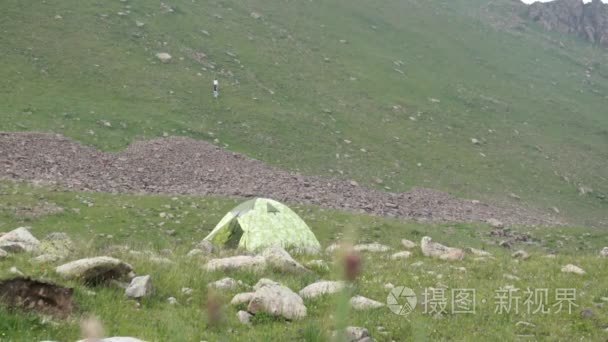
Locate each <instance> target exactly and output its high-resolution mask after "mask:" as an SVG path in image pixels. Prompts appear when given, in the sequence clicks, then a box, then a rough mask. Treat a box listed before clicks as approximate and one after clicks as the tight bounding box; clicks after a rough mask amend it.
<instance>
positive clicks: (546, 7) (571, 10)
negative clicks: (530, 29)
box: [528, 0, 608, 47]
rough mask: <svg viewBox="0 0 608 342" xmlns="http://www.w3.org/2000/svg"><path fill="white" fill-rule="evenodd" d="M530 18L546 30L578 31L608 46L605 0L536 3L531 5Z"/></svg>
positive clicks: (572, 32)
mask: <svg viewBox="0 0 608 342" xmlns="http://www.w3.org/2000/svg"><path fill="white" fill-rule="evenodd" d="M528 17H529V18H530V19H532V20H534V21H536V22H538V23H539V24H540V25H541V26H542V27H543V28H544V29H545V30H548V31H556V32H560V33H566V34H576V35H578V36H579V37H581V38H584V39H586V40H588V41H589V42H591V43H593V44H597V45H601V46H603V47H608V5H607V4H604V3H602V1H601V0H593V1H592V2H590V3H587V4H585V3H583V1H582V0H555V1H553V2H548V3H541V2H536V3H534V4H532V5H530V7H529V8H528Z"/></svg>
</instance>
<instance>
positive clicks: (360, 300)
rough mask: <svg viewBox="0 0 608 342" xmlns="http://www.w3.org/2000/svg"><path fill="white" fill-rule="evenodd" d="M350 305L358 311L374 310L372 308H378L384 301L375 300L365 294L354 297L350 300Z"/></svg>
mask: <svg viewBox="0 0 608 342" xmlns="http://www.w3.org/2000/svg"><path fill="white" fill-rule="evenodd" d="M349 303H350V306H351V307H352V308H353V309H354V310H357V311H364V310H372V309H378V308H381V307H383V306H384V303H380V302H378V301H375V300H373V299H369V298H365V297H363V296H355V297H352V298H351V299H350V301H349Z"/></svg>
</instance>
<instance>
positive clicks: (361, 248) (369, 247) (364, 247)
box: [353, 242, 391, 253]
mask: <svg viewBox="0 0 608 342" xmlns="http://www.w3.org/2000/svg"><path fill="white" fill-rule="evenodd" d="M353 249H354V250H355V251H357V252H372V253H382V252H388V251H390V250H391V248H390V247H389V246H386V245H383V244H380V243H377V242H374V243H368V244H360V245H356V246H355V247H354V248H353Z"/></svg>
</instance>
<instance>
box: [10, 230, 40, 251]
mask: <svg viewBox="0 0 608 342" xmlns="http://www.w3.org/2000/svg"><path fill="white" fill-rule="evenodd" d="M15 244H17V245H19V246H20V247H22V248H23V250H25V251H26V252H36V251H37V250H38V248H39V247H40V241H38V239H36V238H35V237H34V235H32V233H30V231H29V230H28V229H27V228H26V227H19V228H17V229H15V230H12V231H10V232H8V233H6V234H4V235H2V236H0V249H4V250H6V251H7V252H10V250H7V248H10V246H15ZM5 246H6V247H7V248H4V247H5Z"/></svg>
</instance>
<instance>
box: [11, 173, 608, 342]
mask: <svg viewBox="0 0 608 342" xmlns="http://www.w3.org/2000/svg"><path fill="white" fill-rule="evenodd" d="M0 203H2V207H0V231H8V230H10V229H13V228H16V227H18V226H23V225H28V226H31V227H32V233H33V234H34V235H35V236H37V237H39V238H43V237H44V236H45V235H46V234H48V233H51V232H55V231H61V232H66V233H67V234H69V235H70V237H71V238H72V239H73V240H74V241H75V243H76V245H77V246H79V247H78V248H77V249H76V251H75V252H74V253H73V254H72V255H71V256H70V259H76V258H79V257H86V256H97V255H102V254H103V255H107V254H111V255H113V256H115V257H118V258H121V259H122V260H124V261H127V262H129V263H131V264H132V265H133V266H134V268H135V271H136V272H137V274H140V275H143V274H150V275H151V276H152V278H153V282H154V285H155V288H156V292H155V294H154V295H153V296H152V297H150V298H148V299H146V300H144V301H143V302H142V305H141V307H140V308H137V307H136V305H135V302H133V301H130V300H127V299H125V298H124V295H123V291H122V290H119V289H115V288H106V287H97V288H92V289H91V288H86V287H85V286H83V285H82V284H80V283H78V282H77V281H64V280H62V279H60V278H59V277H58V276H57V275H56V274H55V273H54V266H56V265H57V264H60V263H55V264H50V265H45V266H40V265H38V264H34V263H32V262H30V261H29V260H30V258H31V257H30V256H28V255H17V256H13V257H11V258H9V259H7V260H4V261H0V278H1V279H4V278H6V277H9V276H10V275H9V272H8V270H9V268H10V267H12V266H16V267H17V268H18V269H19V270H21V271H23V272H24V273H25V274H27V275H30V276H33V277H37V278H44V279H50V280H54V281H56V282H59V283H61V284H64V285H67V286H72V287H75V289H76V291H75V296H76V297H75V298H76V301H77V303H78V310H77V313H75V314H74V316H73V317H72V318H70V319H69V320H67V321H52V320H51V321H48V320H45V319H42V318H40V317H36V316H32V315H25V314H22V313H14V312H13V313H9V312H7V311H6V310H5V309H2V308H0V340H1V341H34V340H45V339H47V340H56V341H73V340H75V339H77V338H78V337H79V327H78V325H79V321H80V320H81V319H82V318H83V317H87V316H89V315H94V316H97V317H99V319H100V320H101V321H102V322H103V324H104V327H105V329H106V333H107V334H108V335H122V336H135V337H139V338H142V339H146V340H149V341H201V340H207V341H232V340H276V339H277V338H280V339H281V340H295V341H325V340H327V338H328V335H327V332H328V331H330V330H332V329H333V328H334V327H335V326H336V324H339V321H338V319H342V320H343V321H344V322H345V323H346V324H348V325H356V326H364V327H367V328H368V329H369V330H370V332H371V334H372V336H373V337H374V338H376V339H377V340H378V341H391V340H395V341H408V340H458V341H479V340H492V339H494V340H515V339H517V338H518V337H517V335H524V334H531V335H533V336H532V337H531V338H532V339H536V340H574V339H581V338H582V339H585V340H603V339H605V338H606V334H607V333H606V332H604V331H603V329H604V326H605V325H607V324H608V311H606V310H607V309H606V305H608V304H604V306H603V307H601V308H600V307H595V306H594V303H599V302H601V298H602V297H608V292H607V288H606V279H608V268H606V267H605V266H606V261H605V260H602V259H600V258H598V257H597V253H598V251H599V250H600V248H601V247H603V246H606V245H608V236H607V235H606V234H605V233H604V232H603V231H602V230H600V229H593V228H580V227H563V228H517V227H515V228H514V230H515V231H517V232H522V233H529V234H530V235H531V236H532V238H533V239H534V241H537V242H536V243H535V244H532V245H517V246H515V247H514V248H523V249H525V250H527V251H528V252H529V253H530V254H531V255H532V257H531V259H530V260H528V261H524V262H517V261H515V260H513V259H512V258H511V256H510V253H511V251H508V250H505V249H503V248H501V247H497V246H496V245H495V244H494V242H493V241H492V239H491V238H490V237H489V236H488V233H489V231H490V228H489V227H487V226H485V225H471V224H456V225H426V224H418V223H411V222H401V221H397V220H390V219H384V218H378V217H371V216H363V215H356V214H348V213H343V212H335V211H328V210H322V209H319V208H314V207H301V206H293V208H294V210H295V211H296V212H297V213H298V214H300V215H301V216H302V217H303V218H304V219H305V220H306V221H307V222H308V223H309V225H310V226H311V228H312V229H313V231H314V232H315V234H316V235H317V237H318V238H319V240H320V242H321V244H322V245H323V247H326V246H328V245H329V244H330V243H332V242H334V241H335V240H337V239H342V238H344V239H348V238H351V239H353V240H354V242H373V241H377V242H380V243H385V244H387V245H389V246H391V247H392V248H394V250H396V251H398V250H400V249H402V248H401V247H400V242H399V240H400V239H401V238H409V239H411V240H415V241H418V240H419V239H420V238H421V237H422V236H424V235H429V236H431V237H433V238H434V239H435V240H436V241H439V242H443V243H446V244H449V245H451V246H458V247H468V246H470V247H476V248H484V249H486V250H488V251H490V252H491V253H493V255H494V257H495V259H494V260H489V261H486V262H478V261H474V260H472V258H471V257H468V258H467V259H465V260H464V261H461V262H456V263H447V262H441V261H435V260H431V259H428V258H425V257H423V256H422V255H421V253H420V251H419V250H415V251H414V255H413V256H412V258H411V259H408V260H406V261H399V262H397V261H391V260H390V259H388V254H386V253H383V254H379V255H371V254H366V255H365V256H364V258H363V272H362V275H361V277H360V279H359V282H358V284H357V285H356V287H355V288H354V293H356V294H361V295H363V296H366V297H368V298H372V299H376V300H379V301H381V302H384V301H385V298H386V296H387V295H388V290H385V289H384V284H386V283H389V282H390V283H392V284H394V285H396V286H408V287H410V288H412V289H414V290H415V291H416V292H417V294H418V296H419V297H420V296H421V295H422V293H423V291H424V289H425V288H427V287H436V286H438V284H439V283H441V284H444V285H446V286H448V288H449V289H457V288H474V289H476V291H477V292H476V299H477V301H478V303H477V312H476V314H474V315H471V314H469V315H465V314H447V315H445V316H444V317H442V318H440V319H437V318H433V317H430V316H429V315H426V314H424V312H423V309H422V306H421V305H420V304H419V305H418V308H417V309H416V311H415V312H413V313H412V314H410V315H409V316H407V317H402V316H398V315H395V314H393V313H391V312H390V311H388V310H387V309H379V310H376V311H371V312H352V311H351V312H346V313H343V314H339V311H337V306H338V305H339V300H340V296H334V297H326V298H322V299H318V300H311V301H308V300H307V301H306V306H307V308H308V317H307V318H306V319H304V320H302V321H298V322H292V323H285V322H284V321H282V320H280V319H276V318H272V317H269V316H264V315H261V316H257V317H255V319H254V321H253V322H254V323H253V326H252V327H247V326H243V325H241V324H240V323H238V321H237V320H236V312H237V311H238V309H239V308H232V307H226V308H225V312H224V314H225V317H226V319H225V321H224V322H223V323H222V324H221V325H220V326H209V325H208V321H207V318H206V309H205V303H206V298H207V288H206V284H207V283H209V282H211V281H215V280H217V279H220V278H223V277H225V276H231V277H234V278H236V279H239V280H243V281H244V282H245V283H248V284H251V285H253V284H254V283H255V282H257V280H258V279H259V278H261V277H267V278H271V279H274V280H277V281H281V282H283V283H284V284H285V285H287V286H289V287H290V288H292V289H293V290H295V291H299V290H300V289H301V288H302V287H304V286H306V285H308V284H309V283H311V282H313V281H315V280H316V279H339V278H340V268H339V266H334V267H332V271H330V272H328V273H316V274H314V275H288V274H281V273H276V272H272V271H266V272H263V273H261V274H253V273H251V272H230V273H228V274H224V273H206V272H203V271H202V268H201V267H202V265H203V263H204V261H203V260H198V259H189V258H187V257H186V256H185V254H186V253H187V252H188V251H189V250H190V249H191V248H192V245H193V244H194V243H197V242H198V241H200V240H201V239H202V238H203V237H204V236H205V235H206V234H207V233H208V232H209V231H210V230H211V229H212V228H213V226H214V225H215V223H216V222H217V221H218V220H219V219H220V218H221V216H222V215H223V214H224V213H225V212H226V211H227V210H229V209H230V208H231V207H232V206H234V205H235V203H236V202H235V201H234V200H231V199H221V198H198V197H182V196H178V197H168V196H130V195H110V194H96V193H74V192H68V191H65V190H61V189H59V188H52V187H34V186H31V185H26V184H15V183H0ZM42 203H54V204H56V205H57V206H60V207H62V208H64V211H63V212H62V213H57V214H52V215H47V216H41V217H36V218H31V217H24V216H20V215H16V214H15V213H16V211H15V208H33V207H36V206H39V205H41V204H42ZM90 203H92V205H91V204H90ZM17 212H22V211H17ZM162 212H164V213H171V214H173V218H171V219H162V218H161V217H160V215H159V214H160V213H162ZM162 222H164V224H161V223H162ZM167 229H175V230H176V231H177V234H176V235H175V236H168V235H167V234H166V230H167ZM100 234H103V236H102V235H100ZM108 235H111V237H108ZM113 245H114V246H117V245H120V246H128V247H129V248H130V249H131V250H137V251H152V252H154V253H158V254H163V253H167V252H163V250H166V249H168V250H170V254H168V255H169V256H168V257H169V258H170V259H171V260H172V261H174V264H173V265H169V266H163V265H159V264H154V263H153V262H151V261H150V260H147V258H141V257H138V256H135V255H132V254H129V253H128V252H124V251H122V252H121V251H120V249H116V248H111V246H113ZM548 251H555V252H557V255H558V256H557V258H556V259H546V258H544V257H543V256H544V255H545V254H547V252H548ZM163 255H167V254H163ZM320 257H321V258H323V259H325V260H326V261H328V262H332V257H331V256H328V255H323V256H320ZM298 259H299V260H300V261H302V262H306V261H307V260H310V259H312V257H309V256H302V257H298ZM418 261H422V262H423V265H422V266H420V267H415V266H412V264H413V263H415V262H418ZM568 263H574V264H576V265H578V266H580V267H582V268H583V269H585V270H586V271H587V274H586V275H585V276H577V275H571V274H563V273H561V272H560V268H561V267H562V266H563V265H565V264H568ZM455 267H465V268H466V272H462V271H461V270H458V269H456V268H455ZM504 273H509V274H513V275H517V276H518V277H520V278H521V280H518V281H513V280H507V279H505V278H503V274H504ZM438 274H441V279H439V278H438ZM505 285H513V286H516V287H517V288H520V289H522V291H523V290H525V289H526V288H528V287H529V288H531V289H535V288H538V289H540V288H547V289H549V290H550V292H549V304H553V303H555V297H554V296H555V294H554V291H555V289H557V288H575V289H577V300H576V301H575V302H576V304H577V305H579V306H578V307H576V308H575V310H574V311H573V313H572V314H571V315H569V314H566V313H562V314H550V315H540V314H536V315H528V314H527V313H525V310H524V309H523V304H521V303H520V305H522V306H521V307H522V310H521V311H520V312H519V314H515V313H511V314H506V315H498V314H495V313H494V309H495V303H494V296H495V292H494V291H495V290H496V289H498V288H500V287H502V286H505ZM182 287H190V288H192V289H193V290H194V293H193V296H192V301H190V302H188V301H187V297H186V296H184V295H182V293H181V288H182ZM87 291H94V292H95V293H96V295H95V296H90V295H88V294H87ZM235 293H236V292H229V293H225V294H224V295H223V299H224V300H225V301H229V300H230V299H231V296H232V295H234V294H235ZM448 293H449V292H448ZM520 295H521V293H520ZM170 296H174V297H176V298H177V299H178V301H179V303H180V304H179V305H177V306H171V305H169V304H168V303H167V298H168V297H170ZM450 296H451V295H449V294H448V298H451V297H450ZM522 297H523V295H522ZM482 299H486V300H487V302H486V303H483V304H482V302H481V301H482ZM522 301H523V299H522ZM583 308H592V310H593V311H594V312H595V318H594V319H583V318H581V317H580V315H579V312H580V310H581V309H583ZM449 309H450V306H448V310H449ZM519 321H526V322H530V323H533V324H535V327H534V328H525V327H523V328H522V327H516V323H517V322H519ZM378 326H382V327H384V328H385V329H386V331H387V332H388V333H387V335H382V334H380V333H379V332H378V331H377V327H378Z"/></svg>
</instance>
